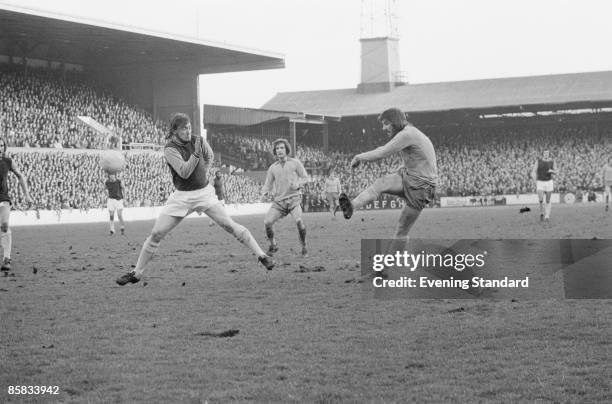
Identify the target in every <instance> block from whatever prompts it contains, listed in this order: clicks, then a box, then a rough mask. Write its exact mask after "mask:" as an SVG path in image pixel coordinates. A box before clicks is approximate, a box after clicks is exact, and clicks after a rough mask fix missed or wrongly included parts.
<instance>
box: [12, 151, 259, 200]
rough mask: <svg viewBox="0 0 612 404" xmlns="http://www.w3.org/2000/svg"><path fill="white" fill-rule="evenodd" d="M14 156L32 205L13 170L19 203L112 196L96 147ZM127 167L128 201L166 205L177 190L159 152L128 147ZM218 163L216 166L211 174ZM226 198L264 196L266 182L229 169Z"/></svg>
mask: <svg viewBox="0 0 612 404" xmlns="http://www.w3.org/2000/svg"><path fill="white" fill-rule="evenodd" d="M9 157H10V158H11V159H12V160H13V162H14V164H15V165H16V166H17V167H18V169H19V170H20V171H21V173H22V174H23V175H24V176H25V177H26V179H27V181H28V188H29V190H30V195H31V196H32V199H34V204H33V206H26V205H24V203H23V196H22V195H21V187H19V186H18V183H17V178H16V177H15V176H14V175H9V181H10V182H9V190H10V193H11V199H12V200H13V206H14V207H15V209H20V210H23V209H33V208H36V209H47V210H59V209H81V210H88V209H92V208H103V207H105V206H106V200H107V198H108V195H107V192H106V188H105V186H104V183H105V181H106V179H107V176H106V174H105V173H104V171H102V169H100V165H99V164H100V162H99V156H98V154H97V153H85V152H84V153H69V152H64V151H55V150H54V151H47V152H38V151H32V152H19V153H11V154H10V155H9ZM126 161H127V166H126V170H125V171H123V172H122V173H121V174H119V179H121V182H122V184H123V188H124V203H125V205H126V206H128V207H134V206H159V205H162V204H163V203H164V202H165V201H166V199H167V197H168V196H169V195H170V193H171V192H172V191H173V190H174V187H173V185H172V179H171V176H170V173H169V170H168V167H167V165H166V163H165V161H164V158H163V156H162V155H161V154H160V153H153V152H144V153H131V154H130V153H126ZM218 168H219V167H214V168H213V170H211V172H210V175H211V177H212V175H214V172H215V171H216V169H218ZM223 177H224V180H225V189H226V195H227V196H226V202H228V203H247V202H255V201H257V200H258V199H259V196H260V189H261V186H260V184H259V183H257V182H255V181H254V180H253V179H251V178H250V177H248V176H245V175H229V174H225V175H224V176H223Z"/></svg>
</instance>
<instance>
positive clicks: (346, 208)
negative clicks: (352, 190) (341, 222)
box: [338, 192, 353, 219]
mask: <svg viewBox="0 0 612 404" xmlns="http://www.w3.org/2000/svg"><path fill="white" fill-rule="evenodd" d="M338 201H339V203H340V209H342V214H343V215H344V218H345V219H350V218H351V217H352V216H353V204H352V203H351V200H350V199H349V197H348V196H347V195H346V194H345V193H344V192H343V193H341V194H340V198H339V200H338Z"/></svg>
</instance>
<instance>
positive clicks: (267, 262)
mask: <svg viewBox="0 0 612 404" xmlns="http://www.w3.org/2000/svg"><path fill="white" fill-rule="evenodd" d="M257 261H259V262H261V264H262V265H263V266H264V267H266V269H267V270H268V271H271V270H272V268H274V260H273V259H272V257H270V256H268V255H262V256H261V257H259V258H257Z"/></svg>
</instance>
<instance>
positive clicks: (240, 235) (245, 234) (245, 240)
mask: <svg viewBox="0 0 612 404" xmlns="http://www.w3.org/2000/svg"><path fill="white" fill-rule="evenodd" d="M233 232H234V236H235V237H236V238H237V239H238V241H240V242H241V243H242V244H244V245H245V246H247V247H249V248H250V249H251V251H253V253H254V254H255V255H257V256H258V257H261V256H262V255H265V253H264V251H263V250H262V249H261V247H260V246H259V244H257V241H255V239H254V238H253V236H252V235H251V232H250V231H249V229H247V228H246V227H244V226H243V225H241V224H238V223H236V227H235V228H234V229H233Z"/></svg>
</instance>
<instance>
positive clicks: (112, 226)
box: [110, 221, 115, 233]
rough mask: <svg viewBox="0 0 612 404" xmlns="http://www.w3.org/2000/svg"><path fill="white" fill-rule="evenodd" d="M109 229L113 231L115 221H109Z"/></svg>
mask: <svg viewBox="0 0 612 404" xmlns="http://www.w3.org/2000/svg"><path fill="white" fill-rule="evenodd" d="M110 231H112V232H113V233H114V232H115V222H114V221H113V222H110Z"/></svg>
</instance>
